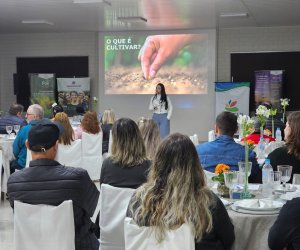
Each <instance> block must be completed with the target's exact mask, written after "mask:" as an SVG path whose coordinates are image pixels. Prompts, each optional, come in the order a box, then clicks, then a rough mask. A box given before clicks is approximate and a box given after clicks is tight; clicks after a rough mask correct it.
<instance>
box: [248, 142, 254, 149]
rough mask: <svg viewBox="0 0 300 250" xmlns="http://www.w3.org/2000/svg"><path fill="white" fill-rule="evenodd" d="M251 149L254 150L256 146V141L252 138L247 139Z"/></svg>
mask: <svg viewBox="0 0 300 250" xmlns="http://www.w3.org/2000/svg"><path fill="white" fill-rule="evenodd" d="M247 144H248V147H249V149H251V150H253V149H254V148H255V143H254V141H252V140H247Z"/></svg>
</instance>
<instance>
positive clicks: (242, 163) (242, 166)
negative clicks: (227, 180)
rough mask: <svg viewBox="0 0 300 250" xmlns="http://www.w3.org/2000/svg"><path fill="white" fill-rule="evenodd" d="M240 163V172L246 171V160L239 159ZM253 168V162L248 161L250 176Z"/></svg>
mask: <svg viewBox="0 0 300 250" xmlns="http://www.w3.org/2000/svg"><path fill="white" fill-rule="evenodd" d="M238 165H239V172H241V173H245V166H246V164H245V162H243V161H239V162H238ZM251 169H252V162H248V177H249V176H250V174H251Z"/></svg>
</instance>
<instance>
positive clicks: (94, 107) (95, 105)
mask: <svg viewBox="0 0 300 250" xmlns="http://www.w3.org/2000/svg"><path fill="white" fill-rule="evenodd" d="M97 103H98V98H97V97H96V96H94V97H93V109H94V111H96V109H97Z"/></svg>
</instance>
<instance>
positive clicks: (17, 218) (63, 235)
mask: <svg viewBox="0 0 300 250" xmlns="http://www.w3.org/2000/svg"><path fill="white" fill-rule="evenodd" d="M14 238H15V249H16V250H53V249H57V250H75V226H74V216H73V206H72V201H71V200H69V201H64V202H63V203H61V204H60V205H59V206H57V207H55V206H49V205H30V204H26V203H22V202H19V201H15V202H14Z"/></svg>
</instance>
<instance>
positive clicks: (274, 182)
mask: <svg viewBox="0 0 300 250" xmlns="http://www.w3.org/2000/svg"><path fill="white" fill-rule="evenodd" d="M269 174H270V176H269V180H270V183H271V186H272V189H273V190H276V189H279V187H280V183H281V172H280V171H274V172H269Z"/></svg>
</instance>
